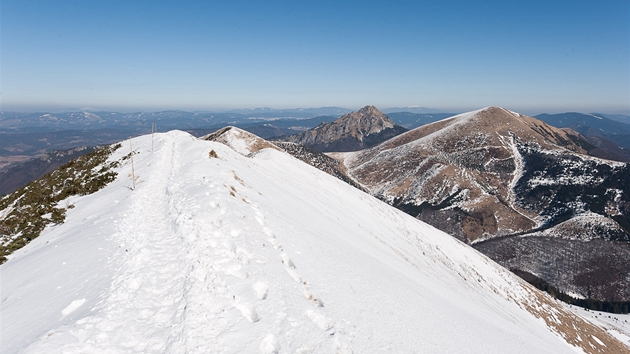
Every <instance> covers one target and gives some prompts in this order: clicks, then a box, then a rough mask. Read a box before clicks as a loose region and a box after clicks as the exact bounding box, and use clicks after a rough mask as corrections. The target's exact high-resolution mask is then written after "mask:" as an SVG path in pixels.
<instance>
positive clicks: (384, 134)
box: [284, 106, 406, 151]
mask: <svg viewBox="0 0 630 354" xmlns="http://www.w3.org/2000/svg"><path fill="white" fill-rule="evenodd" d="M405 131H406V129H405V128H403V127H401V126H399V125H396V124H395V123H394V122H393V121H392V120H391V119H389V117H387V115H385V114H384V113H383V112H381V111H379V110H378V109H377V108H376V107H374V106H365V107H363V108H361V109H360V110H359V111H357V112H352V113H348V114H344V115H343V116H341V117H339V119H337V120H335V121H334V122H332V123H322V124H320V125H318V126H317V127H315V128H313V129H311V130H308V131H306V132H303V133H300V134H296V135H292V136H289V137H285V139H284V140H285V141H290V142H294V143H297V144H300V145H304V146H308V147H310V148H312V149H315V150H318V151H355V150H361V149H364V148H367V147H371V146H374V145H376V144H379V143H381V142H383V141H385V140H387V139H390V138H392V137H394V136H396V135H398V134H401V133H403V132H405Z"/></svg>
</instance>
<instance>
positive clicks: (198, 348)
mask: <svg viewBox="0 0 630 354" xmlns="http://www.w3.org/2000/svg"><path fill="white" fill-rule="evenodd" d="M123 146H128V145H126V144H124V145H123ZM133 146H134V149H135V150H136V152H138V154H136V155H134V163H135V175H136V177H137V188H136V190H135V191H132V190H131V189H130V188H129V187H130V186H131V180H130V179H129V177H128V175H129V174H130V173H131V165H130V163H127V164H125V165H122V166H121V167H120V168H119V171H118V176H119V177H118V179H117V180H116V181H114V182H113V183H112V184H110V185H109V186H107V187H105V188H104V189H102V190H101V191H99V192H97V193H94V194H92V195H89V196H84V197H77V198H75V199H73V200H72V201H71V202H72V203H73V204H74V205H75V206H76V207H75V208H73V209H71V210H69V211H68V214H67V222H66V223H64V224H62V225H59V226H56V227H52V228H49V229H46V230H45V231H44V232H43V233H42V235H41V236H40V237H39V238H37V239H35V240H34V241H33V242H31V243H30V244H29V245H27V246H26V247H24V248H23V249H21V250H19V251H18V252H16V253H15V254H14V256H13V258H12V259H11V260H10V261H9V262H7V263H6V264H4V265H2V268H1V270H2V278H1V281H2V328H1V333H0V334H1V336H2V343H1V344H0V351H2V352H3V353H14V352H18V351H21V352H24V353H59V352H61V353H102V352H111V353H139V352H143V353H164V352H166V353H243V352H247V353H256V352H259V353H285V352H286V353H295V352H298V353H328V352H338V353H351V352H354V353H375V352H393V353H409V352H462V351H465V352H468V353H505V352H510V353H532V352H537V353H545V352H547V353H563V352H567V353H569V352H580V351H585V352H627V350H626V349H624V347H622V346H621V344H620V343H619V342H616V341H615V340H614V339H612V337H610V336H609V335H607V334H606V333H605V332H604V331H602V330H601V329H599V328H596V327H594V326H592V325H590V324H588V323H587V322H585V321H583V320H581V319H579V318H578V317H576V316H574V315H572V314H571V313H570V312H569V311H566V310H565V309H564V308H563V307H562V306H561V305H559V304H558V303H556V302H555V301H553V300H551V299H549V298H548V297H546V296H545V295H542V294H541V293H539V292H538V291H536V290H534V289H532V288H531V287H530V286H528V285H527V284H525V283H524V282H523V281H521V280H520V279H519V278H517V277H516V276H514V275H513V274H511V273H510V272H508V271H507V270H505V269H503V268H501V267H499V266H498V265H496V264H495V263H494V262H492V261H491V260H489V259H488V258H486V257H484V256H482V255H480V254H479V253H477V252H476V251H474V250H473V249H471V248H470V247H468V246H466V245H464V244H462V243H460V242H458V241H456V240H454V239H453V238H452V237H450V236H448V235H446V234H444V233H442V232H440V231H438V230H436V229H434V228H432V227H430V226H428V225H426V224H424V223H422V222H420V221H418V220H415V219H413V218H412V217H410V216H408V215H406V214H403V213H402V212H400V211H398V210H396V209H394V208H391V207H389V206H388V205H386V204H384V203H382V202H380V201H378V200H376V199H375V198H373V197H371V196H369V195H367V194H365V193H363V192H361V191H359V190H357V189H355V188H353V187H350V186H349V185H347V184H345V183H343V182H341V181H338V180H337V179H335V178H334V177H331V176H329V175H327V174H325V173H323V172H321V171H319V170H317V169H315V168H313V167H311V166H308V165H306V164H303V163H301V162H299V161H297V160H296V159H294V158H291V157H290V156H288V155H287V154H285V153H283V152H280V151H277V150H274V149H262V150H260V151H259V152H258V154H256V155H255V156H252V157H250V158H248V157H244V156H242V155H241V154H239V153H237V152H235V151H234V150H232V149H231V148H229V147H227V146H226V145H223V144H220V143H217V142H212V141H203V140H198V139H194V138H192V137H191V136H190V135H188V134H186V133H183V132H170V133H162V134H156V135H155V145H154V148H153V149H152V148H151V146H152V143H151V136H142V137H139V138H135V139H133ZM123 150H124V149H121V151H117V152H116V153H115V154H114V156H112V159H119V158H120V157H121V156H123V154H125V153H127V151H123ZM210 151H214V152H215V154H214V155H211V154H210ZM118 155H120V156H118Z"/></svg>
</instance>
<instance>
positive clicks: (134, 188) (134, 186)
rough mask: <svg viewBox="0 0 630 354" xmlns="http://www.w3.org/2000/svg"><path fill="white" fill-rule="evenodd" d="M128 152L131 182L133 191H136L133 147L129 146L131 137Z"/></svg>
mask: <svg viewBox="0 0 630 354" xmlns="http://www.w3.org/2000/svg"><path fill="white" fill-rule="evenodd" d="M129 150H130V151H131V181H132V185H133V190H134V191H135V190H136V170H135V169H134V167H133V146H132V145H131V137H129Z"/></svg>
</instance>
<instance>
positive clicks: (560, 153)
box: [341, 107, 630, 301]
mask: <svg viewBox="0 0 630 354" xmlns="http://www.w3.org/2000/svg"><path fill="white" fill-rule="evenodd" d="M584 144H587V143H586V142H585V141H584V140H583V139H582V138H581V136H580V135H579V134H578V133H576V132H574V131H571V130H562V129H558V128H554V127H551V126H549V125H547V124H545V123H543V122H541V121H539V120H537V119H535V118H532V117H527V116H524V115H521V114H518V113H515V112H512V111H509V110H506V109H503V108H500V107H487V108H484V109H481V110H478V111H474V112H468V113H463V114H460V115H457V116H454V117H451V118H448V119H444V120H441V121H438V122H435V123H432V124H428V125H425V126H422V127H420V128H417V129H414V130H411V131H409V132H407V133H404V134H401V135H399V136H397V137H395V138H392V139H390V140H388V141H386V142H384V143H381V144H379V145H377V146H375V147H373V148H371V149H366V150H362V151H358V152H351V153H346V154H345V155H343V156H342V157H341V158H343V159H344V162H345V164H346V166H347V167H348V172H349V175H350V176H351V177H353V178H354V179H355V180H356V181H357V182H359V183H360V184H362V185H363V186H365V187H366V188H367V189H369V190H370V192H371V194H373V195H375V196H377V197H379V198H380V199H383V200H386V201H388V202H389V203H390V204H392V205H395V206H397V207H398V208H400V209H402V210H405V211H407V212H408V213H410V214H412V215H413V216H417V217H418V218H419V219H421V220H424V221H426V222H428V223H430V224H432V225H433V226H436V227H438V228H440V229H442V230H445V231H447V232H448V233H450V234H452V235H453V236H456V237H458V238H459V239H460V240H462V241H464V242H467V243H472V244H474V245H475V247H476V248H478V249H480V250H482V251H483V252H484V253H485V254H487V255H490V256H491V257H492V258H493V259H495V260H496V261H498V262H500V263H501V264H503V265H504V266H506V267H508V268H517V269H520V270H523V271H527V272H530V273H532V274H534V275H536V276H538V277H541V278H543V279H544V280H545V281H547V282H549V283H552V284H553V285H555V286H556V287H558V288H560V289H561V290H562V291H565V292H570V293H572V294H576V295H577V296H579V297H584V298H586V297H592V298H594V299H598V300H607V301H628V300H630V268H628V266H627V264H628V262H630V248H629V241H630V219H628V218H629V216H630V199H629V198H630V195H629V193H630V165H629V164H625V163H620V162H613V161H609V160H603V159H598V158H594V157H591V156H587V155H586V154H585V153H586V150H585V149H584V147H583V145H584ZM607 255H614V257H612V258H606V257H607Z"/></svg>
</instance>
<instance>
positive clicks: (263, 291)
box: [252, 281, 269, 300]
mask: <svg viewBox="0 0 630 354" xmlns="http://www.w3.org/2000/svg"><path fill="white" fill-rule="evenodd" d="M252 288H253V289H254V293H255V294H256V298H257V299H258V300H265V299H266V298H267V291H269V285H267V283H264V282H261V281H259V282H256V283H254V284H253V285H252Z"/></svg>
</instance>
